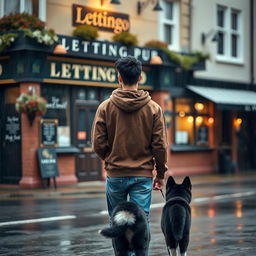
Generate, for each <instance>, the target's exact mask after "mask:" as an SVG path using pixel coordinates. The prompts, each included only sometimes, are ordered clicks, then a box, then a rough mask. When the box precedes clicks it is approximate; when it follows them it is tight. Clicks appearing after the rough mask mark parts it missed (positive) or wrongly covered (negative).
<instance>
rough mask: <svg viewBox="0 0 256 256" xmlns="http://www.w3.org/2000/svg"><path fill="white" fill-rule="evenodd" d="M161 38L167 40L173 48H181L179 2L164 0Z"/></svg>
mask: <svg viewBox="0 0 256 256" xmlns="http://www.w3.org/2000/svg"><path fill="white" fill-rule="evenodd" d="M160 15H161V19H160V21H161V22H160V30H159V31H160V40H162V41H164V42H166V43H167V44H168V46H169V48H170V49H171V50H176V51H178V50H179V3H178V2H176V1H173V2H172V1H169V0H165V1H163V11H162V12H161V13H160Z"/></svg>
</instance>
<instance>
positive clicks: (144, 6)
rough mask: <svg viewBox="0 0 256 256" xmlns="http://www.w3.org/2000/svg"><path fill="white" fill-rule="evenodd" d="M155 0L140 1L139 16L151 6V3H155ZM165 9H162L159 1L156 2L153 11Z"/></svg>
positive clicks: (138, 6) (138, 5)
mask: <svg viewBox="0 0 256 256" xmlns="http://www.w3.org/2000/svg"><path fill="white" fill-rule="evenodd" d="M154 2H155V0H146V1H144V2H142V1H138V2H137V14H138V15H140V14H141V13H142V11H143V10H144V9H145V8H146V7H147V6H148V5H149V3H154ZM162 10H163V8H162V7H161V5H160V3H159V0H156V4H155V6H154V8H153V11H157V12H158V11H162Z"/></svg>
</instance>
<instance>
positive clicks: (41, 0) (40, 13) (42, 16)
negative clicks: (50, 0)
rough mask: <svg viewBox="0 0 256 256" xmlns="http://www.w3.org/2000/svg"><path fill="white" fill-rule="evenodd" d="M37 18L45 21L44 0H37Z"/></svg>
mask: <svg viewBox="0 0 256 256" xmlns="http://www.w3.org/2000/svg"><path fill="white" fill-rule="evenodd" d="M38 8H39V10H38V18H39V19H40V20H42V21H44V22H46V0H39V7H38Z"/></svg>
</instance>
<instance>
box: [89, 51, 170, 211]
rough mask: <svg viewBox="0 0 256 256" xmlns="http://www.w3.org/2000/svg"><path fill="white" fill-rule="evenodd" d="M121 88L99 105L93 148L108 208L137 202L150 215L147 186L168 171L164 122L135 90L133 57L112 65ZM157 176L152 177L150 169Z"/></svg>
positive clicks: (158, 183) (137, 66) (137, 71)
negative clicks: (101, 162)
mask: <svg viewBox="0 0 256 256" xmlns="http://www.w3.org/2000/svg"><path fill="white" fill-rule="evenodd" d="M115 67H116V70H117V72H118V82H119V85H120V87H121V88H119V89H116V90H114V91H113V93H112V95H111V97H110V98H109V99H107V100H106V101H104V102H103V103H101V104H100V106H99V107H98V110H97V112H96V115H95V119H94V125H93V129H92V141H93V148H94V151H95V152H96V153H97V155H98V156H99V157H100V158H101V159H102V160H104V161H105V170H106V172H107V180H106V198H107V206H108V212H109V215H110V216H111V213H112V211H113V208H114V207H115V206H116V205H117V204H118V203H119V202H121V201H126V200H127V197H128V195H129V198H130V201H133V202H135V203H136V204H138V205H139V206H141V207H142V208H143V209H144V211H145V213H146V215H147V216H148V215H149V208H150V203H151V192H152V187H153V189H154V190H159V189H161V188H162V187H163V185H164V173H165V171H166V170H167V168H166V161H167V138H166V126H165V121H164V116H163V112H162V109H161V107H160V106H159V105H158V104H157V103H155V102H154V101H153V100H151V97H150V96H149V93H148V92H145V91H143V90H138V83H139V82H140V81H141V78H142V77H141V71H142V66H141V62H140V61H138V60H137V59H136V58H134V57H132V56H128V57H124V58H121V59H119V60H118V61H117V62H116V64H115ZM154 169H155V170H156V173H157V174H156V177H155V178H154V181H153V185H152V178H153V170H154Z"/></svg>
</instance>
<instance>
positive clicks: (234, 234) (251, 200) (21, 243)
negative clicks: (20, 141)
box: [0, 180, 256, 256]
mask: <svg viewBox="0 0 256 256" xmlns="http://www.w3.org/2000/svg"><path fill="white" fill-rule="evenodd" d="M255 182H256V181H255V180H252V181H249V182H248V181H247V182H239V181H238V182H232V183H219V184H216V185H214V184H213V185H199V186H195V187H193V202H192V204H191V206H192V229H191V241H190V244H189V250H188V256H199V255H200V256H201V255H202V256H238V255H239V256H255V255H256V199H255V198H256V188H255ZM162 204H163V198H162V197H161V194H160V193H159V192H154V193H153V202H152V210H151V222H150V228H151V234H152V237H151V244H150V252H149V255H150V256H162V255H163V256H164V255H168V254H167V251H166V247H165V243H164V238H163V235H162V233H161V230H160V225H159V223H160V218H161V207H162ZM105 209H106V203H105V198H104V195H103V194H98V195H90V196H86V195H85V196H81V195H79V196H67V197H65V196H61V197H56V198H54V197H51V198H45V199H40V200H36V199H33V198H26V199H14V200H2V201H0V255H5V256H14V255H18V256H23V255H38V256H45V255H51V256H57V255H63V256H66V255H67V256H68V255H69V256H78V255H99V256H100V255H104V256H113V255H114V254H113V250H112V247H111V241H110V240H107V239H105V238H103V237H101V236H100V235H98V233H97V232H98V230H99V229H101V228H103V227H105V226H106V225H107V223H108V216H107V215H106V214H105ZM60 216H62V217H63V220H59V219H49V218H52V217H56V218H57V217H60ZM68 216H69V217H68ZM40 218H45V219H44V220H43V221H42V222H36V223H25V224H22V223H21V224H15V225H14V224H13V223H12V222H13V221H17V220H28V219H36V220H38V219H40Z"/></svg>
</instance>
